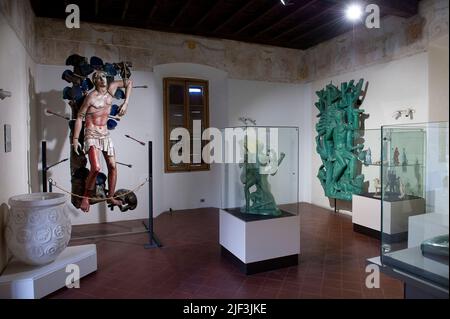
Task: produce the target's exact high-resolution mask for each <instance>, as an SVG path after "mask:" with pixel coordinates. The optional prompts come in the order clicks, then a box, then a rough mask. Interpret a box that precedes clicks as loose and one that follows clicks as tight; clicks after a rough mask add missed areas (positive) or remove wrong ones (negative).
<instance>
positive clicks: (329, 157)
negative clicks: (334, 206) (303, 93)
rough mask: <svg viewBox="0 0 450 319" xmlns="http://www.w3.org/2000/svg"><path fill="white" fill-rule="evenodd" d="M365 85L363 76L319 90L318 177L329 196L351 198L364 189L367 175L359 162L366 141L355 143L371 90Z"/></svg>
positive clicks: (317, 127)
mask: <svg viewBox="0 0 450 319" xmlns="http://www.w3.org/2000/svg"><path fill="white" fill-rule="evenodd" d="M363 85H364V80H363V79H361V80H360V81H359V82H358V83H356V84H355V82H354V81H350V82H348V83H347V82H345V83H342V84H341V87H340V88H338V87H336V86H335V85H333V84H329V85H327V86H326V87H325V88H324V89H322V90H320V91H318V92H316V94H317V96H318V97H319V101H318V102H316V103H315V106H316V107H317V109H318V110H319V114H318V115H317V117H318V118H319V122H318V123H317V125H316V131H317V136H316V150H317V153H318V154H319V155H320V159H321V161H322V165H321V166H320V168H319V172H318V174H317V177H318V178H319V180H320V183H321V184H322V187H323V189H324V191H325V195H326V196H327V197H329V198H334V199H340V200H348V201H350V200H351V199H352V194H360V193H362V191H363V184H364V175H361V174H358V171H357V168H358V167H357V166H358V165H360V164H361V162H364V160H365V158H366V155H367V154H366V151H363V148H364V145H363V144H357V145H355V144H354V141H355V139H356V137H357V136H356V134H358V131H361V129H362V121H363V118H364V110H362V109H360V108H359V107H360V106H361V105H362V102H363V100H364V97H365V94H366V92H367V84H366V86H365V88H364V90H363Z"/></svg>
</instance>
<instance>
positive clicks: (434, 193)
mask: <svg viewBox="0 0 450 319" xmlns="http://www.w3.org/2000/svg"><path fill="white" fill-rule="evenodd" d="M381 138H382V141H381V142H382V143H381V148H382V149H381V154H382V163H381V164H382V165H381V167H382V170H381V181H382V185H381V188H382V205H381V207H382V213H381V214H382V225H381V226H382V246H381V261H382V263H383V264H384V265H386V266H389V267H391V268H393V269H394V270H399V271H401V272H404V273H407V274H410V275H412V276H414V277H418V278H420V279H421V280H422V281H423V280H425V281H426V282H430V283H432V284H434V285H438V286H440V287H444V288H445V289H447V291H448V281H449V278H448V275H449V266H448V260H449V247H448V233H449V232H448V224H449V216H448V215H449V197H448V196H449V195H448V194H449V193H448V191H449V190H448V173H449V152H448V147H449V135H448V122H442V123H426V124H411V125H395V126H383V127H382V135H381Z"/></svg>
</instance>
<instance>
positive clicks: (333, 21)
mask: <svg viewBox="0 0 450 319" xmlns="http://www.w3.org/2000/svg"><path fill="white" fill-rule="evenodd" d="M338 23H348V22H347V21H346V20H345V19H344V18H343V17H337V18H334V19H332V20H330V21H328V22H327V23H324V24H320V25H319V26H318V27H316V28H313V29H310V30H308V32H305V33H302V34H300V35H299V36H296V37H295V38H293V39H291V40H289V42H291V43H297V42H298V41H299V40H301V39H304V38H306V37H308V36H311V35H313V34H315V33H317V32H318V31H320V30H322V29H324V28H327V27H330V26H332V25H336V24H338Z"/></svg>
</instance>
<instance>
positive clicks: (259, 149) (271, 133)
mask: <svg viewBox="0 0 450 319" xmlns="http://www.w3.org/2000/svg"><path fill="white" fill-rule="evenodd" d="M223 137H224V144H223V145H224V150H225V154H224V160H225V165H224V179H223V182H224V183H223V196H222V209H223V210H226V211H228V212H232V213H235V214H239V215H243V218H246V219H266V218H274V217H282V216H290V215H292V214H294V215H297V214H298V184H299V179H298V156H299V155H298V128H296V127H255V126H248V127H234V128H226V129H224V132H223ZM241 217H242V216H241Z"/></svg>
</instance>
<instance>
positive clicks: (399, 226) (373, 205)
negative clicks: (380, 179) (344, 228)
mask: <svg viewBox="0 0 450 319" xmlns="http://www.w3.org/2000/svg"><path fill="white" fill-rule="evenodd" d="M381 203H383V214H384V216H383V220H381ZM424 212H425V200H424V199H423V198H413V199H405V200H398V201H392V202H389V201H383V202H382V201H381V198H373V197H369V196H363V195H353V212H352V221H353V225H354V229H355V230H356V231H360V232H362V233H365V232H364V228H365V229H368V230H369V233H370V231H372V232H374V234H377V232H378V238H379V232H380V231H381V222H383V235H384V238H383V240H385V241H390V242H399V241H404V240H406V239H407V233H408V218H409V217H410V216H414V215H420V214H423V213H424ZM355 225H356V227H355Z"/></svg>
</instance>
